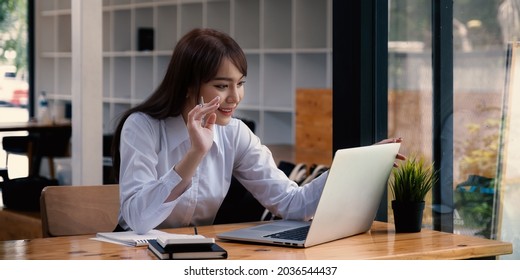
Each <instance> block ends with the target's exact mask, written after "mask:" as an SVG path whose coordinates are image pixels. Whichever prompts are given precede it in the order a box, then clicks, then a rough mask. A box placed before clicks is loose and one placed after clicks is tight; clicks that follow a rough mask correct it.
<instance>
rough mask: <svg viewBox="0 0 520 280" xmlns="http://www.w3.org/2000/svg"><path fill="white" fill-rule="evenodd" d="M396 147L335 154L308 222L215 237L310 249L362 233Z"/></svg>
mask: <svg viewBox="0 0 520 280" xmlns="http://www.w3.org/2000/svg"><path fill="white" fill-rule="evenodd" d="M399 147H400V144H399V143H391V144H380V145H371V146H364V147H359V148H350V149H341V150H338V151H337V152H336V154H335V155H334V160H333V162H332V165H331V168H330V170H329V174H328V177H327V181H326V183H325V187H324V189H323V192H322V194H321V197H320V201H319V203H318V208H317V209H316V213H315V215H314V217H313V219H312V221H290V220H275V221H272V222H268V223H265V224H262V225H258V226H253V227H247V228H242V229H238V230H234V231H228V232H223V233H220V234H217V237H218V238H220V239H223V240H233V241H245V242H256V243H267V244H274V245H283V246H291V247H310V246H314V245H317V244H321V243H325V242H329V241H333V240H337V239H341V238H344V237H348V236H352V235H356V234H360V233H364V232H366V231H368V230H369V229H370V227H371V226H372V223H373V221H374V218H375V216H376V213H377V209H378V207H379V203H380V202H381V199H382V198H383V194H384V193H385V189H386V188H387V180H388V178H389V176H390V173H391V171H392V167H393V163H394V161H395V157H396V155H397V153H398V152H399Z"/></svg>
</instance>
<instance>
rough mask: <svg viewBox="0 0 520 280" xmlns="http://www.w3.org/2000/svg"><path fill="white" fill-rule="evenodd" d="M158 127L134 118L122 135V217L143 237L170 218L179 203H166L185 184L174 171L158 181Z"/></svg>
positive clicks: (131, 118) (136, 117)
mask: <svg viewBox="0 0 520 280" xmlns="http://www.w3.org/2000/svg"><path fill="white" fill-rule="evenodd" d="M154 125H156V124H154V123H153V122H152V121H149V120H147V119H146V118H145V117H143V116H140V115H136V114H134V115H131V116H130V117H129V118H128V119H127V120H126V122H125V124H124V126H123V130H122V132H121V144H120V154H121V167H120V180H119V182H120V184H119V185H120V200H121V213H120V217H121V218H122V219H123V220H124V222H125V223H126V225H128V226H129V227H130V229H132V230H134V231H136V232H137V233H139V234H142V233H146V232H148V231H149V230H151V229H153V228H155V227H156V226H158V225H159V224H160V223H161V222H163V221H164V220H165V219H166V218H167V217H168V215H170V213H171V211H172V209H173V207H175V204H176V201H171V202H166V203H165V201H166V199H167V198H168V196H169V195H170V193H171V191H172V190H173V189H174V188H175V186H177V185H178V184H179V183H180V182H181V180H182V179H181V177H180V176H179V175H178V174H177V173H176V172H175V171H174V170H173V168H171V169H170V171H168V172H167V173H166V174H164V175H162V177H158V174H157V170H156V169H155V168H154V166H155V165H156V163H157V161H158V155H157V150H158V145H159V144H157V142H158V141H159V140H158V139H160V136H159V135H158V134H159V132H158V129H157V128H156V127H154ZM172 167H173V166H172Z"/></svg>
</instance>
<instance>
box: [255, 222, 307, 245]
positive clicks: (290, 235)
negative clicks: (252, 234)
mask: <svg viewBox="0 0 520 280" xmlns="http://www.w3.org/2000/svg"><path fill="white" fill-rule="evenodd" d="M310 227H311V226H310V225H309V226H303V227H299V228H294V229H289V230H285V231H280V232H277V233H273V234H269V235H266V236H264V237H267V238H277V239H287V240H298V241H301V240H305V238H306V237H307V233H308V232H309V228H310Z"/></svg>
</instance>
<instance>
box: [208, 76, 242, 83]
mask: <svg viewBox="0 0 520 280" xmlns="http://www.w3.org/2000/svg"><path fill="white" fill-rule="evenodd" d="M245 77H246V76H244V75H242V77H240V79H238V80H242V79H244V78H245ZM212 80H213V81H229V82H232V81H233V79H232V78H226V77H215V78H213V79H212Z"/></svg>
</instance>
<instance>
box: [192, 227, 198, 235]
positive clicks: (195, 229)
mask: <svg viewBox="0 0 520 280" xmlns="http://www.w3.org/2000/svg"><path fill="white" fill-rule="evenodd" d="M193 230H194V231H195V235H198V234H199V232H198V230H197V226H193Z"/></svg>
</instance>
